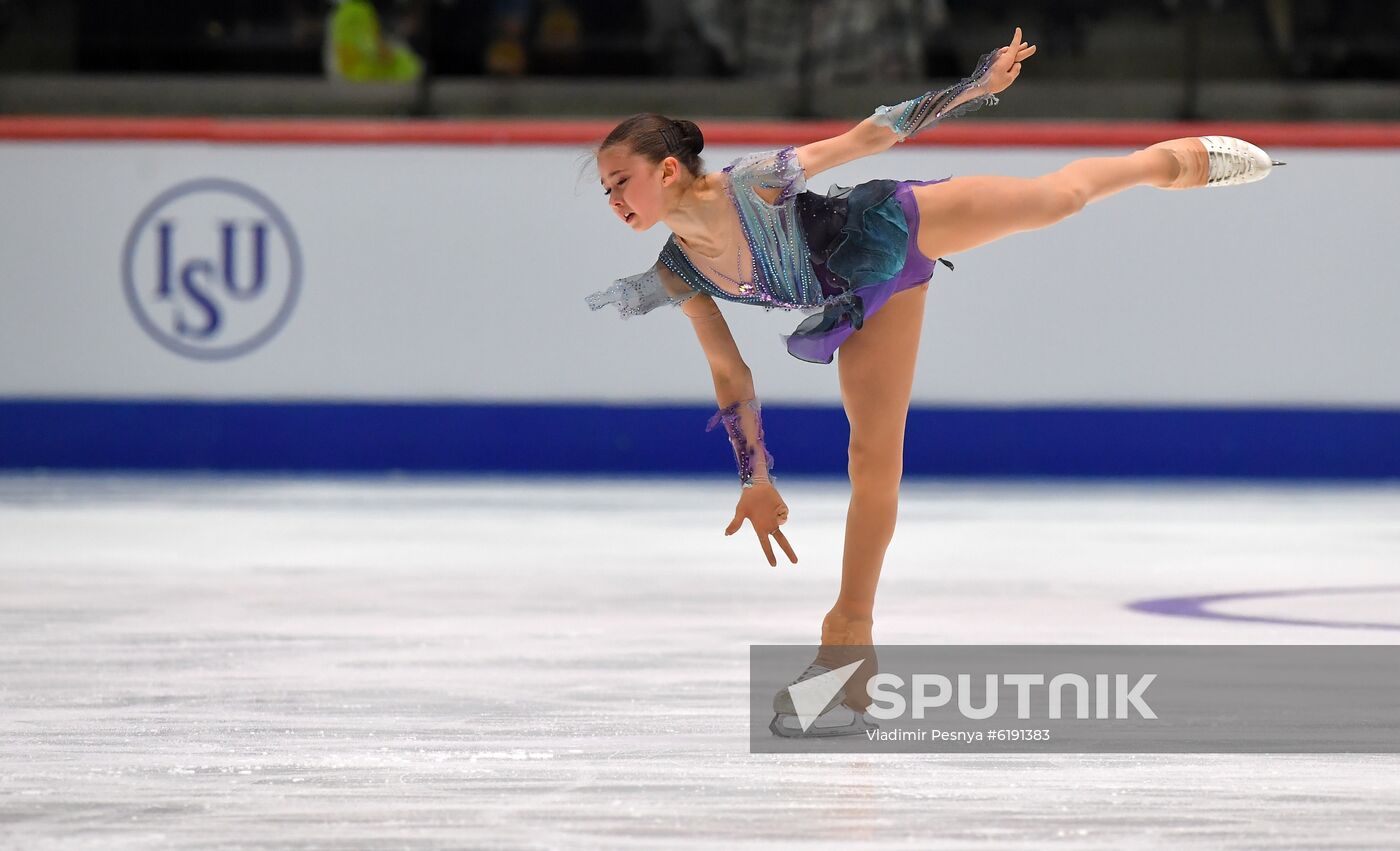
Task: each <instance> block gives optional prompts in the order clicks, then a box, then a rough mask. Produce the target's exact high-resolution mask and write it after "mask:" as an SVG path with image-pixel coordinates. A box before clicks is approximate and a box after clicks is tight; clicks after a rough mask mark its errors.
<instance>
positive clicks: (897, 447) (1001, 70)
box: [587, 27, 1282, 732]
mask: <svg viewBox="0 0 1400 851" xmlns="http://www.w3.org/2000/svg"><path fill="white" fill-rule="evenodd" d="M1035 50H1036V48H1035V45H1031V44H1028V43H1026V42H1023V41H1021V29H1020V28H1019V27H1017V28H1016V31H1015V34H1014V35H1013V37H1012V39H1011V43H1010V44H1009V45H1007V46H1005V47H1001V48H998V49H997V50H995V51H993V52H991V53H988V54H985V55H983V56H982V57H981V60H980V61H979V63H978V66H977V69H976V70H975V71H974V72H973V75H972V76H971V77H969V78H967V79H965V80H963V81H961V82H959V83H958V84H956V85H954V86H951V87H949V88H947V89H944V90H943V91H938V92H932V91H930V92H927V93H925V94H923V95H921V96H919V97H916V98H913V99H911V100H908V101H905V102H903V103H900V104H897V105H895V106H882V107H880V108H879V109H877V110H875V112H874V114H872V115H871V116H870V117H868V118H866V119H865V120H864V121H862V122H861V123H860V124H858V125H857V126H856V127H854V128H853V129H851V130H849V131H847V132H846V133H843V134H841V135H840V136H836V137H834V138H830V139H824V140H822V141H818V142H813V143H811V144H807V145H801V146H796V147H793V146H788V147H785V148H782V149H779V150H774V151H765V152H762V153H755V154H748V155H746V156H743V157H740V158H739V159H737V160H735V161H734V162H732V163H730V164H729V165H728V166H726V167H725V168H724V170H723V171H722V172H720V173H718V174H714V173H706V172H705V171H704V169H703V168H702V167H701V164H700V160H699V156H698V155H699V153H700V151H701V149H702V147H703V146H704V140H703V137H702V135H701V133H700V130H699V128H697V127H696V126H695V125H694V124H693V123H691V122H689V121H683V120H672V119H669V118H666V117H664V116H661V115H656V114H652V113H642V114H639V115H634V116H632V117H631V118H629V119H627V120H626V121H623V122H622V123H621V124H619V125H618V126H617V127H616V128H615V129H614V130H613V131H612V132H611V133H610V134H609V135H608V136H607V138H606V139H604V140H603V142H602V143H601V144H600V145H599V146H598V149H597V151H596V161H597V166H598V175H599V179H600V181H601V183H602V185H603V190H604V194H605V195H606V196H607V198H608V204H609V206H610V207H611V209H612V211H613V213H614V214H615V215H616V216H617V217H618V218H619V219H621V220H622V221H623V222H624V223H625V224H626V225H627V226H628V227H630V228H631V229H632V230H634V231H644V230H648V229H650V228H651V227H652V226H653V225H655V224H656V223H657V222H658V221H660V222H664V223H665V224H666V226H667V227H668V228H670V229H671V231H672V234H671V236H670V238H668V239H667V241H666V244H665V246H664V247H663V248H662V250H661V254H660V257H659V258H658V260H657V262H656V264H655V265H653V266H652V267H651V268H650V269H648V270H647V271H645V272H643V273H641V274H639V275H633V276H631V277H628V278H622V279H620V280H618V281H615V282H614V283H613V285H612V286H611V287H609V288H607V289H605V290H602V291H599V292H596V293H593V294H592V295H590V296H588V298H587V301H588V304H589V306H590V307H592V308H593V309H595V310H596V309H599V308H602V307H604V306H605V305H607V304H616V305H617V306H618V309H619V311H620V312H621V313H622V315H623V316H624V317H626V316H635V315H639V314H643V313H647V312H648V311H650V310H653V309H654V308H656V307H659V306H661V305H663V304H673V305H680V306H681V308H682V310H683V311H684V313H685V314H686V315H687V316H688V317H689V318H690V320H691V322H692V324H693V325H694V328H695V333H696V334H697V335H698V337H699V340H700V345H701V347H702V349H703V350H704V352H705V356H706V357H707V358H708V360H709V364H710V370H711V374H712V376H713V379H714V386H715V393H716V396H717V397H718V402H719V406H720V408H719V410H718V411H717V412H716V413H715V415H714V417H712V418H711V419H710V422H709V425H708V427H707V429H706V430H707V431H708V430H709V429H712V428H714V427H715V426H716V425H718V424H719V423H721V422H722V423H723V424H724V427H725V429H726V431H727V432H728V434H729V438H730V441H731V445H732V446H733V449H734V454H735V458H736V460H737V462H738V467H739V480H740V482H741V484H742V485H743V488H742V490H741V491H740V497H739V504H738V507H737V508H736V509H735V512H734V518H733V520H732V521H731V522H730V524H729V526H728V528H726V529H725V534H726V535H729V534H733V533H734V532H735V531H737V530H738V529H739V528H741V527H742V525H743V522H744V520H745V519H747V520H748V521H749V523H750V524H751V525H752V526H753V530H754V532H755V533H756V534H757V535H758V540H759V544H760V545H761V546H762V548H763V553H764V555H765V556H766V557H767V559H768V563H769V564H770V565H775V566H776V565H777V560H776V559H775V558H774V556H773V548H772V545H771V544H770V542H769V537H770V536H771V537H772V538H774V539H775V540H776V541H777V543H778V545H779V546H780V547H782V549H783V552H784V553H785V554H786V555H787V557H788V559H789V560H790V561H791V562H792V563H794V564H796V563H797V554H796V553H795V552H794V551H793V548H792V545H791V544H790V543H789V542H788V540H787V538H786V536H784V535H783V532H782V530H781V529H780V528H779V527H781V526H782V525H784V524H785V523H787V521H788V517H789V515H788V507H787V505H786V503H784V501H783V498H782V497H781V496H780V495H779V494H778V490H777V488H776V487H774V485H773V476H772V475H771V474H770V472H769V470H770V468H771V467H772V466H773V456H772V455H771V454H770V453H768V451H767V449H766V448H765V446H764V443H763V438H764V435H763V424H762V420H761V417H760V408H759V403H758V399H757V397H756V393H755V390H754V380H753V375H752V373H751V372H750V371H749V368H748V367H747V366H746V365H745V363H744V360H743V359H742V357H741V356H740V354H739V350H738V348H737V347H736V346H735V343H734V338H733V337H732V336H731V335H730V332H729V327H728V325H727V324H726V323H725V320H724V317H723V316H722V315H721V313H720V310H719V307H718V306H717V305H716V304H715V299H722V300H725V301H731V302H737V303H739V304H751V305H761V306H763V307H764V308H765V309H769V310H771V309H775V308H783V309H803V308H806V309H813V308H817V309H820V312H813V313H812V314H811V315H810V316H808V317H807V318H806V319H805V320H804V321H802V322H801V323H800V324H799V325H798V326H797V328H796V330H795V331H794V332H793V333H792V334H790V335H784V336H783V340H784V342H785V344H786V346H787V349H788V351H789V352H790V353H791V354H792V355H793V356H795V357H797V358H800V359H802V360H806V361H811V362H814V363H830V362H831V361H832V357H833V354H834V353H835V352H836V351H837V350H838V347H839V351H840V354H841V356H840V358H839V359H838V360H837V372H838V374H839V377H840V385H841V401H842V404H843V405H844V407H845V410H846V416H847V418H848V419H849V421H850V426H851V437H850V445H849V447H848V454H849V465H848V470H849V475H850V480H851V501H850V506H849V509H848V514H847V517H846V538H845V545H844V553H843V557H842V567H841V589H840V592H839V593H838V595H837V597H836V602H835V604H834V605H833V606H832V608H831V609H830V611H828V612H827V613H826V616H825V617H824V619H823V621H822V628H821V643H822V648H823V650H822V653H819V655H818V658H817V660H816V662H815V663H814V665H813V666H812V667H810V668H808V670H807V671H806V672H805V673H804V674H803V675H802V676H801V677H799V678H798V680H797V681H801V680H803V679H807V678H810V677H812V676H816V675H817V674H820V673H824V672H825V671H827V670H828V669H832V668H834V667H835V666H836V665H838V664H841V662H842V660H843V659H845V658H847V657H846V656H845V655H843V654H841V653H837V652H836V649H837V648H849V647H867V648H868V647H869V646H870V645H871V643H872V641H871V627H872V625H873V616H872V612H873V607H874V602H875V587H876V584H877V582H878V581H879V578H880V568H881V565H882V563H883V562H884V556H885V551H886V548H887V547H888V546H889V543H890V540H891V538H892V537H893V535H894V527H895V515H896V511H897V506H898V497H899V484H900V478H901V475H902V470H903V449H904V426H905V419H906V416H907V414H908V408H909V397H910V393H911V391H912V387H913V380H914V359H915V355H916V354H917V352H918V346H919V332H920V329H921V327H922V324H923V313H924V301H925V298H926V296H927V291H928V282H929V280H930V277H931V276H932V273H933V270H934V268H935V267H936V264H935V261H934V259H933V258H938V260H939V261H941V262H943V263H944V264H945V265H947V266H948V268H950V269H951V268H953V265H952V264H951V263H949V262H948V261H947V260H943V259H942V257H943V255H945V254H956V253H958V252H960V251H967V250H969V249H971V248H975V247H977V246H979V245H985V244H986V243H989V242H992V241H993V240H996V239H1000V238H1001V237H1004V236H1007V235H1009V234H1013V233H1018V232H1021V231H1027V230H1035V229H1038V228H1043V227H1046V226H1049V225H1052V224H1054V223H1056V222H1059V221H1062V220H1064V219H1065V218H1066V217H1068V216H1070V215H1073V214H1074V213H1077V212H1079V211H1081V210H1082V209H1084V207H1085V205H1087V204H1090V203H1093V202H1094V201H1098V200H1100V199H1102V198H1106V197H1108V196H1109V195H1113V194H1115V193H1118V192H1122V191H1123V190H1125V189H1128V188H1130V187H1133V186H1138V185H1142V184H1146V185H1149V186H1154V187H1157V188H1160V189H1189V188H1194V187H1208V186H1230V185H1238V184H1243V183H1251V182H1254V181H1256V180H1260V179H1262V178H1263V177H1265V176H1266V175H1267V174H1268V173H1269V171H1270V169H1271V168H1272V166H1274V165H1282V163H1276V162H1274V161H1272V160H1271V159H1270V158H1269V156H1268V155H1267V154H1265V153H1264V152H1263V151H1262V150H1260V149H1259V148H1257V147H1255V146H1254V145H1251V144H1250V143H1248V142H1245V141H1242V140H1240V139H1235V138H1231V137H1227V136H1201V137H1193V138H1183V139H1172V140H1169V141H1165V142H1158V143H1157V144H1154V145H1151V146H1149V147H1147V148H1144V149H1142V150H1138V151H1135V152H1134V153H1131V154H1128V155H1126V156H1116V157H1092V158H1088V159H1081V160H1076V161H1074V162H1071V163H1069V164H1068V165H1066V166H1065V167H1064V168H1061V169H1060V170H1059V171H1055V172H1052V173H1049V174H1045V175H1042V176H1040V177H1036V178H1019V177H1001V176H994V175H978V176H970V177H956V178H951V177H947V178H943V179H941V180H928V181H918V180H872V181H868V182H865V183H861V184H859V185H857V186H854V187H851V188H847V189H839V188H833V189H832V190H831V191H830V192H829V193H827V194H826V195H824V196H823V195H818V194H816V193H813V192H808V191H805V190H806V181H808V180H810V179H811V178H813V177H815V176H816V175H817V174H819V173H821V172H823V171H826V170H827V169H830V168H835V167H836V166H838V165H841V164H842V163H846V162H850V161H851V160H855V159H858V158H860V157H864V156H869V155H871V154H874V153H877V152H879V151H884V150H887V149H888V148H890V147H892V146H893V145H894V144H895V143H896V142H902V141H904V140H905V139H907V138H909V137H910V136H913V135H914V134H916V133H919V132H921V131H923V130H926V129H928V128H929V127H931V126H933V125H934V124H936V123H938V122H939V121H941V120H944V119H947V118H952V117H954V116H957V115H962V114H964V113H966V112H970V111H972V110H974V109H977V108H979V107H981V106H982V105H991V104H995V103H997V97H996V94H997V93H998V92H1001V91H1003V90H1004V89H1006V88H1007V87H1008V86H1010V85H1011V84H1012V83H1013V82H1015V80H1016V79H1017V77H1018V75H1019V74H1020V73H1021V63H1022V62H1024V61H1025V60H1026V59H1027V58H1029V57H1031V56H1032V55H1034V54H1035ZM829 649H830V652H828V650H829ZM870 655H871V656H872V657H873V653H872V654H870ZM857 673H858V676H856V677H853V678H852V679H851V680H850V681H849V682H848V687H847V689H846V690H845V691H844V693H843V694H838V698H835V699H833V703H832V704H831V706H832V707H833V708H835V706H836V703H837V701H838V700H841V701H843V702H844V703H845V704H846V705H847V706H849V707H851V708H852V709H854V710H856V712H855V713H850V712H848V713H847V714H848V715H849V714H854V715H855V716H856V718H857V719H859V717H860V713H861V712H863V710H864V709H865V708H866V707H867V706H868V705H869V699H868V697H867V695H866V690H865V683H866V682H867V681H868V680H869V676H870V675H872V674H873V673H874V665H873V664H872V665H869V666H862V668H861V669H859V670H858V671H857ZM795 682H796V681H795ZM774 706H775V711H776V712H778V713H779V715H783V714H789V715H790V714H791V713H792V711H793V710H792V708H791V702H790V699H789V698H788V696H787V690H786V689H783V690H782V691H781V692H779V694H778V697H777V698H776V699H775V705H774ZM860 728H862V724H861V722H860V721H859V720H857V721H853V722H851V723H850V724H848V725H846V728H845V729H844V730H842V732H856V731H858V730H859V729H860ZM775 732H777V730H776V728H775Z"/></svg>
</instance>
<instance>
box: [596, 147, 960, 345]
mask: <svg viewBox="0 0 1400 851" xmlns="http://www.w3.org/2000/svg"><path fill="white" fill-rule="evenodd" d="M724 174H725V175H726V176H727V180H723V181H721V182H722V183H723V184H724V188H725V191H726V192H727V193H728V194H729V197H730V200H731V201H732V202H733V204H734V207H735V210H736V211H737V213H738V216H739V224H740V227H741V228H742V231H743V234H744V240H745V242H746V243H747V249H748V252H747V253H748V255H749V259H750V260H751V262H750V264H749V266H750V272H749V273H748V274H747V275H745V276H741V278H747V279H748V280H741V279H735V278H731V279H730V280H729V281H726V282H725V283H726V286H723V287H722V286H720V285H718V284H717V283H715V281H714V280H712V279H711V278H710V277H707V276H706V274H705V273H703V272H701V271H700V269H699V268H698V267H697V265H696V264H695V263H693V262H692V260H691V258H690V257H689V256H688V255H687V254H686V251H685V249H684V248H683V247H682V246H681V245H680V244H679V243H678V242H677V240H676V236H675V234H672V235H671V236H670V237H669V238H668V239H667V240H666V244H665V245H664V246H662V248H661V254H660V256H659V257H658V258H657V261H656V263H655V264H654V265H653V266H652V267H651V268H650V269H648V270H647V271H645V272H642V273H640V274H637V275H632V276H630V277H626V278H621V279H618V280H617V281H614V282H613V284H612V286H610V287H608V288H607V289H604V290H599V291H598V292H595V293H592V294H591V295H589V296H587V298H586V300H587V303H588V306H589V307H590V308H592V309H594V310H598V309H600V308H602V307H603V306H605V305H607V304H616V305H617V307H618V310H619V312H620V313H621V314H622V316H624V317H628V316H639V315H641V314H644V313H648V312H650V311H652V310H654V309H655V308H657V307H660V306H661V305H664V304H673V305H679V304H681V303H683V302H685V301H686V300H687V299H689V298H690V297H692V296H694V295H695V294H696V293H706V294H708V295H710V296H712V297H714V298H718V299H723V300H725V301H732V302H736V303H739V304H752V305H758V306H761V307H764V308H765V309H768V310H774V309H783V310H807V311H811V313H810V314H809V315H808V316H807V317H806V318H805V319H804V320H802V322H801V323H800V324H798V326H797V328H796V329H795V330H794V331H793V332H792V333H791V334H783V335H780V338H781V339H782V341H783V343H784V344H785V345H786V347H787V350H788V352H789V353H790V354H791V355H792V356H793V357H796V358H798V359H800V360H804V361H809V362H811V363H825V364H829V363H831V361H832V358H833V356H834V354H835V352H836V349H837V348H838V347H839V346H840V345H841V344H842V343H843V342H845V341H846V339H847V338H849V337H850V336H851V334H853V333H854V332H856V331H858V330H859V329H860V328H861V327H862V326H863V325H864V323H865V321H866V320H867V319H869V318H870V317H871V316H874V315H875V313H876V312H877V311H879V310H880V308H881V307H883V306H884V304H885V302H887V301H889V299H890V297H891V296H893V295H894V294H895V293H897V292H900V291H902V290H906V289H910V288H912V287H917V286H921V285H923V284H924V283H926V282H927V281H929V279H930V278H931V277H932V276H933V270H934V269H935V268H936V267H937V264H936V262H935V261H934V260H933V259H930V258H929V257H927V256H925V255H924V253H923V252H921V251H920V250H919V247H918V241H917V237H918V233H919V207H918V204H917V203H916V201H915V199H914V195H913V191H912V188H913V187H915V186H926V185H929V184H932V183H942V182H944V181H946V180H950V179H951V177H945V178H942V179H940V180H927V181H919V180H870V181H866V182H865V183H860V184H857V185H855V186H851V187H839V186H834V187H832V188H831V190H830V191H829V192H827V193H826V194H825V195H820V194H818V193H815V192H810V191H807V188H806V176H805V174H804V173H803V171H802V167H801V165H800V164H799V163H798V161H797V156H796V148H795V147H793V146H791V145H789V146H788V147H786V148H779V149H777V150H772V151H762V152H759V153H752V154H747V155H745V156H742V157H739V158H738V159H736V160H734V161H733V162H732V163H730V164H729V165H727V166H725V168H724ZM760 188H763V189H777V190H780V191H779V194H778V196H777V198H776V199H775V200H774V202H773V203H769V202H768V201H766V200H765V199H764V198H763V197H762V196H761V195H759V193H758V192H757V190H758V189H760ZM938 262H942V263H943V264H944V265H946V266H947V267H948V268H949V269H951V268H953V264H952V263H949V262H948V261H947V260H943V259H942V258H939V259H938ZM663 266H664V267H665V269H666V270H669V271H670V272H672V273H674V276H668V275H666V274H665V273H664V272H663V271H662V267H663ZM736 271H737V270H736ZM726 277H727V276H726ZM677 279H679V284H678V283H677ZM736 290H737V291H736Z"/></svg>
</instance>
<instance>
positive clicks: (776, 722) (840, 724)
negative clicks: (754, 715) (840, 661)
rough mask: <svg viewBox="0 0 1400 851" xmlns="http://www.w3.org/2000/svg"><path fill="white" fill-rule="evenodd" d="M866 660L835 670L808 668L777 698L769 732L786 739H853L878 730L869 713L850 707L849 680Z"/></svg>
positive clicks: (820, 667)
mask: <svg viewBox="0 0 1400 851" xmlns="http://www.w3.org/2000/svg"><path fill="white" fill-rule="evenodd" d="M862 661H863V660H856V661H855V662H852V663H851V664H849V665H844V666H842V667H840V668H837V669H835V670H832V669H831V668H828V667H826V666H825V665H817V664H813V665H808V666H807V670H805V671H803V672H802V674H801V676H799V677H798V678H797V679H795V680H793V681H792V682H791V683H788V684H787V685H786V686H784V687H782V688H781V689H779V690H778V692H777V693H776V694H774V695H773V713H774V714H773V720H772V721H770V722H769V723H768V729H769V730H771V731H772V732H773V734H774V735H775V736H783V737H785V738H821V737H826V736H851V735H857V734H860V733H864V732H866V731H867V730H878V729H879V726H878V725H876V724H875V723H874V722H872V721H871V720H870V719H869V718H868V717H867V716H866V714H865V713H863V712H857V711H856V710H854V709H852V708H851V707H849V706H847V705H846V704H845V703H844V702H843V701H845V699H846V688H845V684H846V680H848V679H850V677H851V674H853V673H855V670H856V669H857V668H859V667H860V666H861V664H862Z"/></svg>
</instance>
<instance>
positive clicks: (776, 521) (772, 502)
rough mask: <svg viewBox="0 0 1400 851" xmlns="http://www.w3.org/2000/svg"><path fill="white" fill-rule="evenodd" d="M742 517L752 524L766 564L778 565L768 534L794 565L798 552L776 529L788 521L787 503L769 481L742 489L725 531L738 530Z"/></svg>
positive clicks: (729, 533) (733, 531)
mask: <svg viewBox="0 0 1400 851" xmlns="http://www.w3.org/2000/svg"><path fill="white" fill-rule="evenodd" d="M744 518H748V521H749V523H751V524H752V525H753V530H754V533H755V534H757V535H758V542H759V544H761V545H762V546H763V554H764V555H765V556H767V557H768V564H769V565H771V566H773V567H777V566H778V560H777V559H776V558H774V556H773V545H772V544H771V543H770V542H769V541H768V536H769V535H772V536H773V537H774V538H776V539H777V540H778V546H780V547H782V548H783V552H785V553H787V557H788V559H789V560H790V561H791V562H792V563H793V564H797V553H795V552H793V551H792V545H791V544H789V543H788V539H787V538H786V537H785V536H784V535H783V533H782V530H780V529H779V528H778V527H779V526H781V525H783V524H784V523H786V522H787V521H788V508H787V504H786V503H785V502H783V498H782V497H781V496H779V495H778V489H777V488H775V487H773V485H772V483H771V482H756V483H755V484H754V486H753V487H751V488H744V492H743V493H742V494H740V495H739V505H738V507H736V508H735V509H734V519H733V520H731V521H730V523H729V526H728V528H726V529H725V530H724V534H726V535H732V534H734V533H735V532H737V531H739V529H740V527H742V526H743V525H744Z"/></svg>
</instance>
